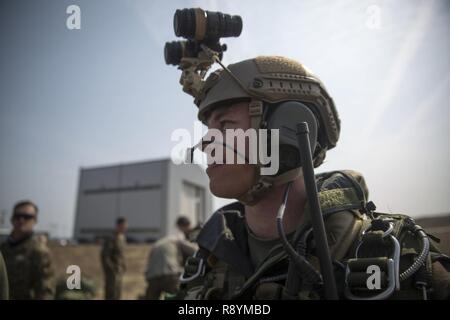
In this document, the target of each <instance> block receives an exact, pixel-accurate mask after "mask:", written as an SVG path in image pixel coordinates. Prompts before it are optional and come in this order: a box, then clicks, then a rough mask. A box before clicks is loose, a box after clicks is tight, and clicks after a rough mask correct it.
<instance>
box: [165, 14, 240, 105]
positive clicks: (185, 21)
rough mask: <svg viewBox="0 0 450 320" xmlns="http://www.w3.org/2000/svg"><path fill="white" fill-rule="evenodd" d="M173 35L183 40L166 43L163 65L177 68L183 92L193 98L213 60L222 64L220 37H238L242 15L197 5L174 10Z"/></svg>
mask: <svg viewBox="0 0 450 320" xmlns="http://www.w3.org/2000/svg"><path fill="white" fill-rule="evenodd" d="M173 28H174V31H175V35H176V36H177V37H183V38H185V39H186V40H183V41H172V42H166V44H165V46H164V59H165V61H166V64H169V65H170V64H171V65H175V66H178V68H179V69H181V71H182V73H181V77H180V84H181V85H182V86H183V91H184V92H186V93H188V94H190V95H191V96H193V97H194V98H196V97H197V96H198V95H199V94H200V92H201V90H202V88H203V85H204V83H205V80H204V78H205V76H206V73H207V72H208V70H209V69H210V68H211V66H212V65H213V64H214V63H215V62H217V63H219V64H220V65H221V66H222V67H223V65H222V63H221V60H222V57H223V53H224V52H225V51H226V50H227V46H226V45H225V44H221V43H220V38H225V37H238V36H239V35H240V34H241V31H242V18H241V17H240V16H231V15H229V14H224V13H221V12H211V11H204V10H202V9H200V8H196V9H182V10H177V11H176V12H175V15H174V17H173Z"/></svg>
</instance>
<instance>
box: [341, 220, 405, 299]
mask: <svg viewBox="0 0 450 320" xmlns="http://www.w3.org/2000/svg"><path fill="white" fill-rule="evenodd" d="M393 230H394V225H393V223H392V222H389V221H386V220H381V219H375V220H374V221H372V224H371V226H369V228H367V229H366V230H364V231H363V232H362V240H361V242H360V243H359V244H358V246H357V248H356V253H355V259H350V260H349V261H348V263H347V267H346V272H345V284H346V286H345V292H344V293H345V296H346V297H347V298H348V299H351V300H382V299H387V298H389V297H390V296H391V295H392V294H393V293H394V291H395V290H400V278H399V274H400V269H399V263H400V244H399V242H398V240H397V239H396V238H395V237H394V236H393V235H392V232H393ZM380 232H382V233H381V235H380ZM368 239H370V240H371V241H383V242H384V241H386V240H389V242H390V243H391V245H392V246H393V253H392V256H391V257H364V258H362V257H358V253H359V250H360V248H361V246H362V245H363V244H364V243H365V242H367V241H368ZM374 239H378V240H374ZM372 245H373V243H372ZM371 265H376V266H378V267H379V268H380V270H381V271H382V274H383V275H384V276H385V277H384V278H383V279H384V280H385V281H386V282H387V286H386V288H385V289H384V290H382V291H381V292H380V293H378V294H376V295H372V296H358V295H355V294H354V293H353V292H352V290H351V287H352V285H361V283H362V280H361V279H365V278H364V276H363V275H364V274H365V275H367V272H366V270H367V269H368V267H369V266H371ZM381 276H382V275H380V277H381ZM360 288H361V287H360ZM367 290H369V288H367Z"/></svg>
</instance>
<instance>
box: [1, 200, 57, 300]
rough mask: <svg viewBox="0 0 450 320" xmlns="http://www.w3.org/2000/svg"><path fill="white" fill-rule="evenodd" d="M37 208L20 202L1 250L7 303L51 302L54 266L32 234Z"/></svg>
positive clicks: (44, 247)
mask: <svg viewBox="0 0 450 320" xmlns="http://www.w3.org/2000/svg"><path fill="white" fill-rule="evenodd" d="M37 215H38V207H37V206H36V204H34V203H33V202H31V201H20V202H18V203H17V204H16V205H15V206H14V209H13V214H12V217H11V223H12V225H13V230H12V232H11V234H10V236H9V237H8V239H7V240H6V241H5V242H4V243H2V245H1V246H0V251H1V253H2V254H3V258H4V260H5V264H6V270H7V274H8V280H9V297H10V299H19V300H25V299H53V295H54V283H53V275H54V270H53V265H52V259H51V256H50V252H49V249H48V248H47V246H46V245H44V244H43V243H42V242H41V241H39V239H38V237H36V236H35V235H34V233H33V230H34V226H35V225H36V222H37Z"/></svg>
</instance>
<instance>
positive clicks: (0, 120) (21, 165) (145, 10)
mask: <svg viewBox="0 0 450 320" xmlns="http://www.w3.org/2000/svg"><path fill="white" fill-rule="evenodd" d="M71 4H76V5H78V6H79V7H80V8H81V30H68V29H67V28H66V18H67V16H68V15H67V14H66V8H67V6H68V5H71ZM189 7H202V8H204V9H207V10H220V11H222V12H227V13H232V14H239V15H241V16H242V18H243V22H244V27H243V32H242V35H241V37H239V38H236V39H227V40H226V41H225V42H226V43H227V44H228V52H226V53H225V58H224V62H225V63H231V62H237V61H239V60H242V59H246V58H251V57H254V56H256V55H262V54H265V55H267V54H277V55H284V56H288V57H291V58H294V59H297V60H299V61H301V62H303V63H305V64H306V65H307V66H308V67H309V68H310V69H312V70H313V71H314V72H315V73H316V74H317V75H319V77H320V78H321V79H322V81H323V82H324V83H325V85H326V87H327V89H328V90H329V92H330V93H331V95H332V96H333V98H334V99H335V102H336V105H337V108H338V110H339V113H340V117H341V120H342V132H341V139H340V141H339V143H338V146H337V147H336V148H335V149H334V150H332V151H330V152H329V153H328V156H327V162H326V164H325V165H323V166H322V167H321V168H320V171H325V170H333V169H348V168H351V169H355V170H359V171H361V172H362V173H363V174H364V175H365V177H366V179H367V182H368V185H369V189H370V193H371V199H372V200H373V201H374V202H375V203H376V204H377V206H378V208H379V209H380V210H384V211H391V212H400V213H407V214H410V215H413V216H416V217H417V216H422V215H427V214H442V213H446V212H447V213H448V212H449V211H450V193H449V189H450V169H449V166H448V164H449V163H450V143H449V140H448V138H449V136H450V135H449V134H450V111H449V107H450V105H449V102H448V101H449V99H450V83H449V81H450V80H449V77H450V58H449V57H450V43H449V34H450V20H449V18H450V2H449V1H445V0H441V1H430V0H424V1H418V0H402V1H357V0H353V1H326V0H324V1H299V0H295V1H277V2H275V1H261V0H259V1H256V0H252V1H237V0H235V1H230V0H228V1H162V0H158V1H144V0H142V1H138V0H134V1H111V0H108V1H100V0H95V1H92V0H89V1H77V0H72V1H61V0H54V1H18V0H11V1H5V0H2V1H1V2H0V213H1V212H5V213H6V215H7V216H9V214H10V212H11V208H12V206H13V204H14V202H16V201H17V200H19V199H22V198H30V199H33V200H35V201H36V202H37V203H38V205H39V206H40V208H41V219H40V224H39V225H40V228H41V229H46V230H50V231H51V232H53V233H55V234H56V235H70V234H71V233H72V228H73V220H74V211H75V202H76V192H77V183H78V170H79V168H80V167H82V166H94V165H103V164H111V163H121V162H129V161H138V160H148V159H152V158H161V157H167V156H169V154H170V150H171V148H172V147H173V146H174V145H175V144H176V143H175V142H171V141H170V135H171V133H172V131H173V130H175V129H177V128H186V129H188V130H192V129H193V123H194V121H195V120H196V107H195V106H194V105H193V104H192V98H191V97H190V96H188V95H186V94H184V93H183V92H182V90H181V87H180V85H179V84H178V80H179V76H180V73H179V71H178V70H177V69H176V68H175V67H172V66H166V65H165V63H164V58H163V47H164V43H165V42H166V41H172V40H175V36H174V34H173V29H172V17H173V13H174V11H175V10H176V9H178V8H180V9H181V8H189ZM223 203H224V201H216V207H217V206H219V205H221V204H223Z"/></svg>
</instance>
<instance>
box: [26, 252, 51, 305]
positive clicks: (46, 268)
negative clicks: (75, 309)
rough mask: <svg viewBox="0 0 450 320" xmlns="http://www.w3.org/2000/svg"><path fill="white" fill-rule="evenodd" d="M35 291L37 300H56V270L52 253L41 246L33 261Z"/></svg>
mask: <svg viewBox="0 0 450 320" xmlns="http://www.w3.org/2000/svg"><path fill="white" fill-rule="evenodd" d="M33 270H34V276H33V283H32V286H33V291H34V297H35V299H42V300H43V299H45V300H49V299H53V298H54V293H55V292H54V291H55V288H54V282H53V280H54V279H53V276H54V270H53V265H52V258H51V255H50V251H49V250H48V249H47V248H44V247H42V246H40V247H39V248H38V249H37V250H36V252H35V257H34V261H33Z"/></svg>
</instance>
